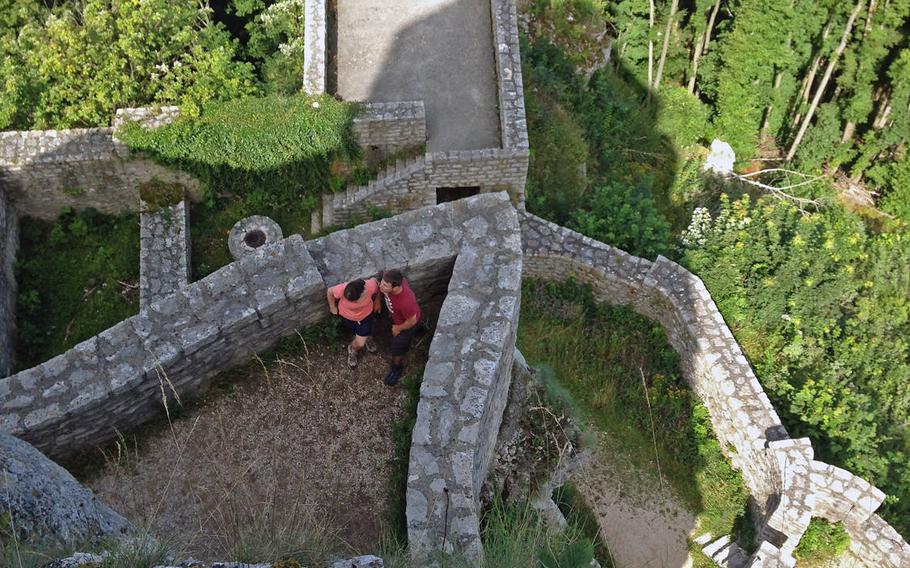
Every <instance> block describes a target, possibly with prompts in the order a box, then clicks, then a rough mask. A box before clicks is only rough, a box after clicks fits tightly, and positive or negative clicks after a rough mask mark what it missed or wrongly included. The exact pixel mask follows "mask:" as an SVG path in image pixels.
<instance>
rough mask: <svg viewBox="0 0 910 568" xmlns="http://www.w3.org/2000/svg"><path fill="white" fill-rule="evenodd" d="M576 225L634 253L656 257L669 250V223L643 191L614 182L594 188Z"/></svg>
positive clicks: (592, 235) (606, 241) (578, 216)
mask: <svg viewBox="0 0 910 568" xmlns="http://www.w3.org/2000/svg"><path fill="white" fill-rule="evenodd" d="M572 225H573V228H575V229H576V230H578V231H579V232H581V233H584V234H585V235H588V236H589V237H591V238H594V239H597V240H599V241H603V242H605V243H607V244H609V245H613V246H615V247H618V248H621V249H623V250H625V251H627V252H629V253H631V254H634V255H637V256H644V257H648V258H656V257H657V255H659V254H668V253H669V251H670V246H669V242H670V226H669V224H668V223H667V221H666V219H664V218H663V217H662V216H661V215H660V214H659V213H658V212H657V207H656V206H655V205H654V201H653V200H652V199H651V198H650V197H648V196H647V194H645V193H644V192H642V191H639V190H638V189H636V188H634V187H631V186H629V185H626V184H623V183H622V182H614V183H612V184H605V185H602V186H601V187H599V188H597V189H595V190H594V192H593V193H592V194H591V199H590V202H589V204H588V208H587V209H584V210H581V211H578V212H577V213H576V215H575V219H574V221H573V223H572Z"/></svg>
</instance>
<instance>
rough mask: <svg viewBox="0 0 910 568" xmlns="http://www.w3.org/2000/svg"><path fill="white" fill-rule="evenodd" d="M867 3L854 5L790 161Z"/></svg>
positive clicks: (863, 0) (861, 0) (794, 143)
mask: <svg viewBox="0 0 910 568" xmlns="http://www.w3.org/2000/svg"><path fill="white" fill-rule="evenodd" d="M865 3H866V2H865V0H857V2H856V5H855V6H854V7H853V11H852V12H850V17H849V18H848V19H847V24H846V25H845V26H844V32H843V33H842V34H841V39H840V43H838V44H837V49H835V50H834V53H833V54H832V56H831V59H830V60H829V61H828V66H827V67H826V68H825V74H824V75H823V76H822V80H821V82H820V83H819V86H818V88H817V89H816V91H815V96H814V97H813V98H812V103H811V104H810V105H809V110H808V112H806V116H805V117H804V118H803V121H802V124H801V125H800V127H799V131H798V132H797V133H796V137H795V138H794V139H793V144H792V145H791V146H790V149H789V150H788V151H787V161H788V162H789V161H790V160H792V159H793V156H795V155H796V149H797V148H799V143H800V142H801V141H802V139H803V136H805V134H806V129H807V128H809V123H810V122H812V116H813V115H814V114H815V110H816V109H817V108H818V103H819V102H820V101H821V98H822V95H823V94H824V93H825V88H826V87H827V86H828V81H829V80H830V79H831V74H832V73H833V72H834V67H835V66H836V65H837V60H838V59H839V58H840V56H841V54H842V53H843V52H844V49H845V48H846V47H847V40H848V39H849V38H850V32H852V31H853V24H854V23H855V22H856V17H857V16H858V15H859V13H860V11H861V10H862V9H863V6H864V5H865Z"/></svg>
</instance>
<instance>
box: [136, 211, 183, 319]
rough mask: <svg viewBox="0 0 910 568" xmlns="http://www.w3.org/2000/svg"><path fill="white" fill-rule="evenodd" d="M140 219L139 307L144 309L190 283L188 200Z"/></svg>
mask: <svg viewBox="0 0 910 568" xmlns="http://www.w3.org/2000/svg"><path fill="white" fill-rule="evenodd" d="M141 209H142V213H141V214H140V216H139V241H140V247H139V305H140V306H141V307H142V308H143V309H144V308H146V307H147V306H149V305H150V304H151V303H152V302H154V301H156V300H160V299H163V298H164V297H166V296H169V295H171V294H173V293H174V292H175V291H176V290H177V289H178V288H182V287H184V286H186V285H187V284H189V282H190V277H191V274H190V267H191V265H190V212H189V207H188V206H187V203H186V201H185V200H183V201H181V202H180V203H177V204H176V205H170V206H166V207H163V208H161V209H159V210H157V211H150V210H149V207H148V205H147V204H145V203H144V202H143V204H142V207H141Z"/></svg>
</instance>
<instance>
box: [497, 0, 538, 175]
mask: <svg viewBox="0 0 910 568" xmlns="http://www.w3.org/2000/svg"><path fill="white" fill-rule="evenodd" d="M490 9H491V10H492V15H493V45H494V46H496V47H495V49H496V79H497V88H498V92H499V121H500V132H501V133H502V147H503V148H505V149H527V148H528V147H529V146H528V122H527V118H526V117H525V98H524V85H523V84H522V80H521V52H520V50H519V45H518V8H517V5H516V2H515V0H490ZM521 187H524V183H522V184H521Z"/></svg>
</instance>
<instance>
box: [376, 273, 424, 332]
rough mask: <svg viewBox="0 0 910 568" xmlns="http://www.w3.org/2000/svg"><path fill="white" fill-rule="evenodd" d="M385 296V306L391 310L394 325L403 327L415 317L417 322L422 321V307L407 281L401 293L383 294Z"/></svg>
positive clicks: (402, 283)
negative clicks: (402, 325)
mask: <svg viewBox="0 0 910 568" xmlns="http://www.w3.org/2000/svg"><path fill="white" fill-rule="evenodd" d="M383 296H385V306H386V307H387V308H388V309H389V315H391V316H392V323H393V324H395V325H401V324H403V323H404V322H406V321H408V320H409V319H411V317H413V316H415V315H416V316H417V321H420V306H418V305H417V298H416V297H415V296H414V292H413V291H412V290H411V287H410V286H408V281H407V280H403V281H402V282H401V292H399V293H398V294H383Z"/></svg>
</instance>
